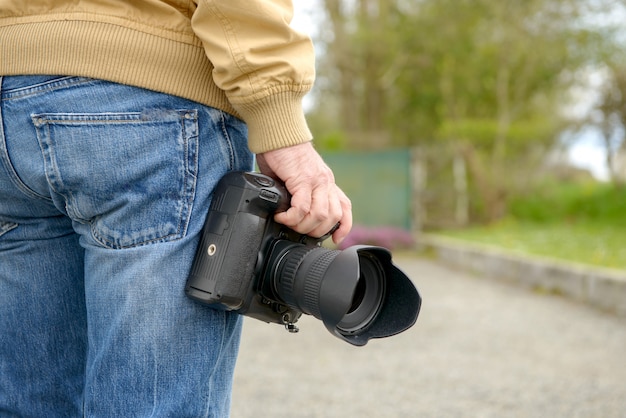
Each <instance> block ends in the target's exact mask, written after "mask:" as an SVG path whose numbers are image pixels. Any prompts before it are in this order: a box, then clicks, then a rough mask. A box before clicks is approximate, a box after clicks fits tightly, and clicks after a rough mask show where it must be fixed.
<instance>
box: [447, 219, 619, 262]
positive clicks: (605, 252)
mask: <svg viewBox="0 0 626 418" xmlns="http://www.w3.org/2000/svg"><path fill="white" fill-rule="evenodd" d="M439 233H441V234H442V235H446V236H450V237H454V238H460V239H464V240H468V241H472V242H477V243H481V244H488V245H492V246H498V247H501V248H504V249H509V250H513V251H517V252H521V253H525V254H532V255H540V256H546V257H553V258H557V259H561V260H567V261H574V262H578V263H584V264H589V265H595V266H602V267H611V268H618V269H626V227H614V226H611V225H605V224H602V223H599V224H598V223H595V224H594V223H575V224H567V223H536V222H528V221H516V220H507V221H503V222H498V223H496V224H494V225H491V226H488V227H474V228H468V229H463V230H455V231H440V232H439Z"/></svg>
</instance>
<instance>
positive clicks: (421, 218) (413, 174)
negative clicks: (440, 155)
mask: <svg viewBox="0 0 626 418" xmlns="http://www.w3.org/2000/svg"><path fill="white" fill-rule="evenodd" d="M410 153H411V154H410V167H409V170H410V179H411V198H410V201H411V208H412V216H411V231H412V232H413V233H415V234H417V233H419V232H421V231H422V229H423V228H424V224H425V223H426V216H427V213H426V206H425V205H424V202H423V199H424V191H425V190H426V182H427V176H428V170H427V165H426V159H425V158H424V153H423V150H422V149H421V148H420V147H413V148H411V150H410Z"/></svg>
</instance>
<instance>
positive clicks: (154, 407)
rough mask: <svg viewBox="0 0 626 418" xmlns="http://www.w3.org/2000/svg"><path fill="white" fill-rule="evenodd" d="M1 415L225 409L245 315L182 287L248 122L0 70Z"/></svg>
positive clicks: (243, 161)
mask: <svg viewBox="0 0 626 418" xmlns="http://www.w3.org/2000/svg"><path fill="white" fill-rule="evenodd" d="M0 86H1V88H0V92H1V102H0V416H1V417H6V416H32V417H44V416H45V417H73V416H97V417H147V416H175V417H183V416H193V417H201V416H211V417H213V416H215V417H223V416H227V415H228V412H229V407H230V394H231V389H232V377H233V371H234V367H235V360H236V356H237V350H238V346H239V335H240V332H241V319H240V317H239V316H238V315H237V314H233V313H229V312H223V311H217V310H213V309H210V308H208V307H206V306H202V305H200V304H198V303H196V302H193V301H191V300H190V299H188V298H187V297H186V296H185V293H184V286H185V281H186V278H187V273H188V271H189V269H190V267H191V263H192V261H193V256H194V253H195V250H196V247H197V244H198V238H199V234H200V232H201V230H202V226H203V222H204V219H205V217H206V214H207V212H208V207H209V203H210V200H211V196H212V191H213V188H214V186H215V184H216V182H217V181H218V180H219V179H220V178H221V176H222V175H223V174H224V173H225V172H227V171H229V170H249V169H251V168H252V155H251V154H250V152H249V151H248V149H247V145H246V136H247V131H246V126H245V124H243V122H241V121H240V120H238V119H236V118H234V117H232V116H230V115H228V114H225V113H224V112H221V111H219V110H216V109H213V108H210V107H206V106H203V105H200V104H198V103H195V102H190V101H188V100H184V99H181V98H178V97H172V96H170V95H166V94H162V93H156V92H152V91H146V90H143V89H139V88H135V87H129V86H124V85H120V84H115V83H110V82H105V81H100V80H93V79H86V78H80V77H61V76H19V77H0Z"/></svg>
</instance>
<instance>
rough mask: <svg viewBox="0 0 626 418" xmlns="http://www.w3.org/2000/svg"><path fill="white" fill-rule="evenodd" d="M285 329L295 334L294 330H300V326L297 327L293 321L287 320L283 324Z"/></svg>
mask: <svg viewBox="0 0 626 418" xmlns="http://www.w3.org/2000/svg"><path fill="white" fill-rule="evenodd" d="M285 329H286V330H287V331H289V332H290V333H292V334H295V333H296V332H298V331H300V328H298V326H297V325H296V324H294V323H293V322H289V323H287V324H285Z"/></svg>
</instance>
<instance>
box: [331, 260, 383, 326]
mask: <svg viewBox="0 0 626 418" xmlns="http://www.w3.org/2000/svg"><path fill="white" fill-rule="evenodd" d="M359 265H360V269H359V270H360V274H359V280H358V282H357V285H356V289H355V290H354V295H353V296H352V304H351V306H350V309H349V310H348V312H347V313H346V315H345V316H344V317H343V318H342V319H341V322H339V323H338V324H337V328H338V329H339V331H340V332H342V333H344V334H345V333H348V334H352V333H355V332H358V331H360V330H363V329H364V328H367V326H368V325H369V324H370V323H371V322H372V321H373V320H374V319H375V318H376V315H377V314H378V311H379V310H380V307H381V306H382V303H383V299H384V296H385V286H384V285H385V281H384V277H385V272H384V270H383V268H382V266H381V264H380V262H379V261H378V260H376V259H375V258H374V257H372V256H371V255H370V254H369V253H360V254H359Z"/></svg>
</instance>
